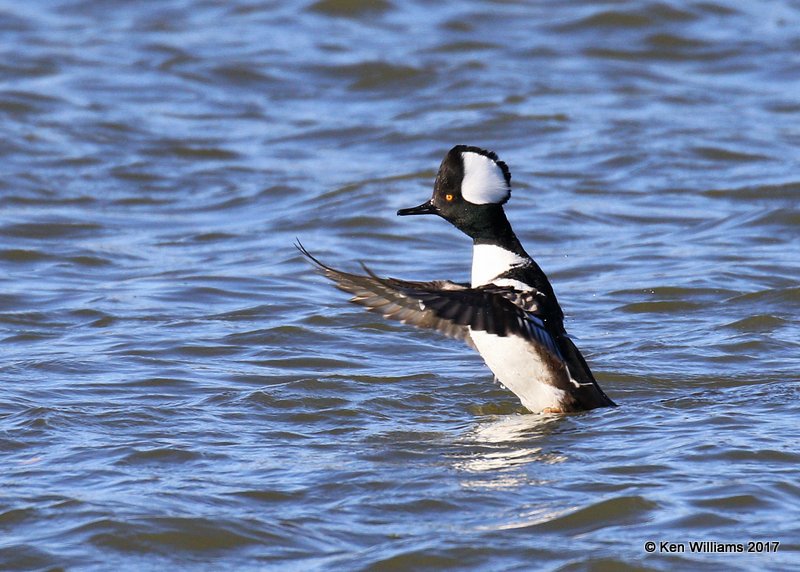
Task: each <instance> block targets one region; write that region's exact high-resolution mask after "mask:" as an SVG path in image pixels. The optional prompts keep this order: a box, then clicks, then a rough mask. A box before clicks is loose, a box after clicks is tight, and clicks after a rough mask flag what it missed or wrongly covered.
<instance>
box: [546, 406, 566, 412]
mask: <svg viewBox="0 0 800 572" xmlns="http://www.w3.org/2000/svg"><path fill="white" fill-rule="evenodd" d="M542 413H564V412H563V411H561V410H560V409H559V408H558V407H545V408H544V409H542Z"/></svg>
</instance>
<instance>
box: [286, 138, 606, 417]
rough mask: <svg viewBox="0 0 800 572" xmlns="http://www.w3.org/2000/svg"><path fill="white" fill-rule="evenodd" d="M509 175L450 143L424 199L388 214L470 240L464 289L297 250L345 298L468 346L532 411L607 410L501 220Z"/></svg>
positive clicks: (485, 157) (537, 272) (543, 279)
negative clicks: (438, 222) (428, 217)
mask: <svg viewBox="0 0 800 572" xmlns="http://www.w3.org/2000/svg"><path fill="white" fill-rule="evenodd" d="M510 196H511V174H510V173H509V170H508V166H507V165H506V164H505V163H504V162H502V161H500V160H499V159H498V157H497V155H496V154H494V153H493V152H491V151H486V150H485V149H481V148H479V147H473V146H467V145H456V146H455V147H453V148H452V149H451V150H450V151H449V152H448V153H447V155H446V156H445V158H444V160H443V161H442V164H441V166H440V167H439V172H438V174H437V175H436V181H435V183H434V188H433V196H432V197H431V199H430V200H428V201H426V202H425V203H423V204H421V205H419V206H417V207H413V208H408V209H400V210H399V211H397V214H398V215H401V216H405V215H423V214H434V215H438V216H440V217H442V218H443V219H445V220H446V221H448V222H450V223H451V224H452V225H453V226H455V227H456V228H458V229H459V230H461V231H462V232H464V233H465V234H467V235H468V236H469V237H470V238H472V240H473V244H474V250H473V258H472V283H471V284H460V283H456V282H450V281H447V280H437V281H433V282H411V281H407V280H398V279H396V278H380V277H378V276H376V275H375V274H374V273H373V272H372V271H370V270H369V269H368V268H367V267H366V266H363V265H362V266H363V268H364V270H365V272H366V273H367V275H366V276H363V275H357V274H350V273H347V272H342V271H340V270H336V269H334V268H331V267H329V266H326V265H324V264H322V263H321V262H320V261H319V260H317V259H316V258H314V257H313V256H312V255H311V254H309V253H308V251H307V250H306V249H305V248H304V247H303V246H302V245H301V244H299V243H298V244H297V248H298V249H299V250H300V251H301V252H302V253H303V255H305V256H306V257H307V258H308V259H309V260H311V261H312V262H313V263H314V264H316V265H317V267H318V268H319V269H320V270H321V272H322V273H323V274H324V275H325V276H327V277H328V278H330V279H331V280H333V281H334V282H335V283H336V286H337V287H338V288H339V289H341V290H344V291H345V292H349V293H351V294H353V295H354V297H353V298H352V301H353V302H355V303H357V304H360V305H362V306H366V307H367V309H368V310H372V311H375V312H379V313H381V314H383V316H385V317H386V318H391V319H394V320H400V321H401V322H403V323H408V324H412V325H415V326H418V327H424V328H431V329H435V330H438V331H439V332H441V333H443V334H445V335H448V336H451V337H455V338H458V339H462V340H465V341H466V342H467V343H468V344H470V345H471V346H473V347H474V348H475V349H477V350H478V353H480V355H481V357H483V359H484V361H485V362H486V365H488V366H489V369H491V370H492V372H493V373H494V375H495V377H496V378H497V379H498V381H499V382H500V383H501V384H502V385H503V386H505V387H506V388H508V389H510V390H511V391H512V392H514V393H515V394H516V395H517V397H519V399H520V401H521V402H522V404H523V405H524V406H525V407H526V408H528V409H529V410H531V411H533V412H543V413H566V412H571V411H583V410H587V409H594V408H596V407H609V406H614V405H616V404H615V403H614V402H613V401H611V399H609V398H608V396H606V394H605V393H604V392H603V390H602V389H601V388H600V386H599V385H598V384H597V381H596V380H595V379H594V376H593V375H592V372H591V370H590V369H589V366H588V365H587V364H586V360H584V358H583V356H582V355H581V353H580V351H579V350H578V348H577V347H576V346H575V344H574V343H573V342H572V340H571V339H570V338H569V336H568V335H567V332H566V330H565V329H564V314H563V312H562V310H561V307H560V306H559V304H558V300H557V299H556V296H555V293H554V292H553V288H552V286H551V285H550V282H549V280H548V279H547V276H545V274H544V272H542V269H541V268H539V265H538V264H536V262H534V260H533V259H532V258H531V257H530V256H529V255H528V253H527V252H525V249H524V248H522V245H521V244H520V242H519V240H518V239H517V236H516V235H515V234H514V231H513V230H512V229H511V225H510V224H509V222H508V219H507V218H506V214H505V211H504V210H503V205H504V204H505V203H506V202H507V201H508V199H509V198H510Z"/></svg>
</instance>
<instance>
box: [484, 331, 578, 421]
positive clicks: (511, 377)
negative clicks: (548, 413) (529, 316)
mask: <svg viewBox="0 0 800 572" xmlns="http://www.w3.org/2000/svg"><path fill="white" fill-rule="evenodd" d="M470 336H471V337H472V341H473V343H474V344H475V347H476V348H477V350H478V352H479V353H480V354H481V357H482V358H483V359H484V361H485V362H486V365H488V366H489V369H491V370H492V373H494V375H495V377H496V378H497V379H498V380H499V381H500V383H502V384H503V385H504V386H505V387H506V388H507V389H509V390H511V391H512V392H514V394H516V396H517V397H519V400H520V401H521V402H522V405H524V406H525V407H527V408H528V409H530V410H531V411H532V412H534V413H536V412H539V411H542V410H543V409H545V408H548V407H552V408H554V409H560V408H561V407H562V405H563V404H564V401H565V398H566V397H567V393H566V392H565V391H563V390H561V389H558V388H557V387H554V386H553V385H552V383H555V382H557V380H560V379H562V378H563V379H568V373H567V371H566V368H565V367H563V366H556V367H554V364H553V361H552V359H550V360H548V358H547V356H546V355H545V354H544V351H543V350H539V349H537V348H536V347H535V346H534V345H533V344H531V343H530V342H528V341H526V340H524V339H523V338H520V337H518V336H505V337H500V336H496V335H494V334H489V333H487V332H477V331H472V330H470ZM548 382H549V383H548Z"/></svg>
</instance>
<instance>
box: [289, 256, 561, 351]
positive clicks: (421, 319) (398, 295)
mask: <svg viewBox="0 0 800 572" xmlns="http://www.w3.org/2000/svg"><path fill="white" fill-rule="evenodd" d="M296 246H297V249H298V250H299V251H300V252H301V253H302V254H303V256H305V257H306V258H307V259H308V260H310V261H311V262H312V263H314V264H315V266H316V267H317V269H318V270H319V271H320V272H321V273H322V274H323V275H325V276H326V277H327V278H329V279H330V280H332V281H333V282H334V284H335V285H336V287H337V288H339V289H340V290H343V291H345V292H348V293H350V294H352V295H353V297H352V298H351V301H352V302H355V303H356V304H359V305H361V306H364V307H366V308H367V310H370V311H373V312H377V313H380V314H382V315H383V316H384V317H386V318H389V319H393V320H399V321H400V322H403V323H406V324H411V325H414V326H417V327H421V328H429V329H433V330H436V331H438V332H440V333H442V334H444V335H447V336H450V337H453V338H456V339H461V340H465V341H466V342H467V343H469V344H470V345H472V343H471V339H470V337H469V331H470V329H472V330H478V331H485V332H488V333H490V334H495V335H497V336H507V335H519V336H522V337H524V338H526V339H528V340H531V341H533V342H535V343H537V344H539V345H540V346H542V347H544V348H546V349H547V350H548V351H549V352H550V353H552V354H553V355H554V356H555V357H557V358H558V359H561V360H563V357H562V356H561V352H560V351H559V348H558V346H557V345H556V342H555V340H554V339H553V336H552V335H551V334H550V332H548V330H547V327H546V325H545V323H544V322H543V321H542V319H541V317H540V316H539V315H538V313H537V312H538V306H537V303H536V298H535V295H531V294H530V293H527V292H525V293H522V292H519V291H517V290H514V289H513V288H511V287H508V286H494V285H487V286H481V287H478V288H470V287H469V286H468V285H466V284H458V283H455V282H450V281H446V280H435V281H431V282H415V281H409V280H400V279H397V278H380V277H379V276H377V275H376V274H375V273H373V272H372V271H371V270H370V269H369V268H367V267H366V266H365V265H363V264H362V268H363V269H364V271H365V272H366V276H364V275H358V274H351V273H349V272H344V271H341V270H337V269H335V268H331V267H330V266H327V265H325V264H323V263H322V262H320V261H319V260H317V259H316V258H315V257H314V256H312V255H311V254H310V253H309V252H308V251H307V250H306V249H305V248H304V247H303V246H302V245H301V244H300V243H299V242H298V243H297V244H296Z"/></svg>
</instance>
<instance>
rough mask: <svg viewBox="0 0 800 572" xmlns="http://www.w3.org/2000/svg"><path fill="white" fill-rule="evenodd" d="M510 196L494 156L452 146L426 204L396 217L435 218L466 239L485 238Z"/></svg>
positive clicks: (503, 169) (505, 169)
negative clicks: (418, 216) (422, 216)
mask: <svg viewBox="0 0 800 572" xmlns="http://www.w3.org/2000/svg"><path fill="white" fill-rule="evenodd" d="M510 196H511V174H510V173H509V171H508V167H507V166H506V164H505V163H503V162H502V161H501V160H500V159H498V158H497V155H495V154H494V153H492V152H491V151H486V150H485V149H481V148H479V147H472V146H468V145H456V146H455V147H453V148H452V149H450V151H449V152H448V153H447V155H445V158H444V160H443V161H442V164H441V166H440V167H439V172H438V173H437V175H436V181H435V182H434V185H433V196H432V197H431V198H430V200H429V201H427V202H425V203H423V204H421V205H419V206H417V207H413V208H410V209H400V210H399V211H397V214H398V215H401V216H403V215H418V214H435V215H439V216H440V217H442V218H443V219H445V220H447V221H449V222H450V223H452V224H453V225H454V226H455V227H456V228H458V229H459V230H461V231H463V232H465V233H466V234H468V235H469V236H471V237H473V238H475V239H478V238H486V237H487V233H489V232H490V231H491V230H492V228H494V227H495V226H496V224H495V223H496V222H497V219H498V218H500V219H502V221H505V220H506V218H505V213H504V212H503V205H504V204H505V203H506V202H507V201H508V199H509V197H510Z"/></svg>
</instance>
